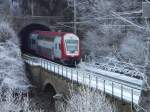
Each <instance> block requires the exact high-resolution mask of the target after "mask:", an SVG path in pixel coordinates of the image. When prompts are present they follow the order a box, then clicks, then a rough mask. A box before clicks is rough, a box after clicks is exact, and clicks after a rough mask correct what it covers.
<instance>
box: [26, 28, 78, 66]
mask: <svg viewBox="0 0 150 112" xmlns="http://www.w3.org/2000/svg"><path fill="white" fill-rule="evenodd" d="M28 40H29V41H28V47H29V49H30V50H31V52H32V53H34V54H36V55H38V56H39V57H43V58H46V59H49V60H51V61H54V62H58V63H61V64H63V65H70V66H75V65H77V64H79V62H80V58H81V56H80V40H79V37H78V36H77V35H75V34H73V33H68V32H51V31H38V30H37V31H34V32H32V33H31V34H30V36H29V39H28Z"/></svg>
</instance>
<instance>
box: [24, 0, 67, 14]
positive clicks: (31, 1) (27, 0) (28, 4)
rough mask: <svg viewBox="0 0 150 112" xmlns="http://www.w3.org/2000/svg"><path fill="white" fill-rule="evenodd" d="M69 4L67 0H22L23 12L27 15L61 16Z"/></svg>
mask: <svg viewBox="0 0 150 112" xmlns="http://www.w3.org/2000/svg"><path fill="white" fill-rule="evenodd" d="M66 6H67V2H66V0H22V3H21V7H22V12H23V14H25V15H32V14H33V15H36V16H60V15H62V14H63V12H64V10H63V9H64V8H65V7H66Z"/></svg>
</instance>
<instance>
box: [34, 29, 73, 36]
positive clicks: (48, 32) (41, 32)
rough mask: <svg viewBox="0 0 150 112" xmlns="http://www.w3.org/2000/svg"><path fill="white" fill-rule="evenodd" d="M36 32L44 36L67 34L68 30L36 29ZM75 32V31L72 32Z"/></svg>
mask: <svg viewBox="0 0 150 112" xmlns="http://www.w3.org/2000/svg"><path fill="white" fill-rule="evenodd" d="M33 33H34V34H39V35H43V36H49V35H51V36H58V35H59V36H64V35H65V34H67V32H51V31H38V30H37V31H34V32H33ZM70 34H73V33H70Z"/></svg>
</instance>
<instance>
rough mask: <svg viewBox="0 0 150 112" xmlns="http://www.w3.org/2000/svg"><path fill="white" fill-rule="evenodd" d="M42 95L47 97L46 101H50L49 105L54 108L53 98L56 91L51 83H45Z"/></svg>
mask: <svg viewBox="0 0 150 112" xmlns="http://www.w3.org/2000/svg"><path fill="white" fill-rule="evenodd" d="M44 95H45V96H46V97H47V98H48V102H50V106H51V107H53V110H55V100H54V98H53V96H54V95H56V91H55V89H54V87H53V86H52V85H51V84H47V85H46V86H45V88H44Z"/></svg>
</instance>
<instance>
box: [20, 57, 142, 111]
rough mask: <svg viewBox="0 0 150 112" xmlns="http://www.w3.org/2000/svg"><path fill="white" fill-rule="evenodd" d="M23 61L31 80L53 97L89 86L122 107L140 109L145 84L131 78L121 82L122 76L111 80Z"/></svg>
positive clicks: (46, 63)
mask: <svg viewBox="0 0 150 112" xmlns="http://www.w3.org/2000/svg"><path fill="white" fill-rule="evenodd" d="M23 58H24V60H25V63H26V65H27V66H26V68H27V71H28V77H29V79H31V81H32V82H33V84H35V85H36V86H37V87H38V88H40V89H41V90H43V91H50V93H51V95H52V96H54V95H55V94H56V93H58V94H63V95H69V92H70V91H69V90H70V88H71V87H73V86H72V85H75V87H78V86H82V85H85V86H87V87H90V88H92V89H97V90H99V91H103V92H104V93H106V94H107V95H108V96H111V97H112V98H114V99H119V100H117V101H119V103H120V102H121V101H122V102H126V103H127V104H131V106H132V107H133V106H134V105H138V102H139V98H140V95H141V90H142V83H143V82H142V80H138V79H133V78H127V77H124V78H122V77H121V79H119V74H118V76H117V77H113V76H112V77H110V76H107V75H108V72H101V73H99V74H96V75H95V73H93V72H92V73H89V72H87V71H85V70H80V69H78V68H70V67H66V66H63V65H60V64H57V63H54V62H51V61H48V60H46V59H42V58H38V57H33V56H28V55H23ZM95 72H96V71H95ZM97 73H98V72H97ZM109 74H110V72H109ZM112 74H115V73H112ZM105 75H106V76H105ZM110 75H111V74H110ZM122 112H123V111H122Z"/></svg>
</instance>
